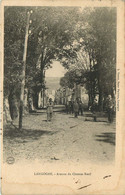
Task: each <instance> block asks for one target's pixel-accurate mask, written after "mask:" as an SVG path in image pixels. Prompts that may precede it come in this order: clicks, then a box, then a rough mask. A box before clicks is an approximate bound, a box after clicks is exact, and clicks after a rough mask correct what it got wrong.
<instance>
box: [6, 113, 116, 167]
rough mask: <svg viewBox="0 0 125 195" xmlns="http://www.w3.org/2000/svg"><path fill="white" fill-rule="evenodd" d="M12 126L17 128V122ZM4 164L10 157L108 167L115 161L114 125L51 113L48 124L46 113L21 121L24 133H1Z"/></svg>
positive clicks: (18, 159) (81, 117) (33, 115)
mask: <svg viewBox="0 0 125 195" xmlns="http://www.w3.org/2000/svg"><path fill="white" fill-rule="evenodd" d="M14 124H15V125H16V126H18V121H15V122H14ZM3 141H4V162H5V161H6V159H7V158H8V157H9V156H13V157H14V158H15V163H16V162H18V161H22V160H25V161H34V160H35V159H38V160H39V161H40V162H42V163H46V162H51V163H52V162H55V161H56V162H71V163H72V162H80V163H84V162H94V163H100V164H101V163H102V162H103V164H104V163H106V164H108V163H111V162H113V161H114V157H115V123H113V124H109V123H108V122H107V119H106V118H105V120H103V121H100V122H94V121H93V120H92V119H91V118H90V119H89V120H87V121H86V120H85V117H84V116H79V117H78V118H74V116H72V115H67V114H65V113H54V117H53V120H52V121H51V122H47V121H46V114H45V113H34V114H30V115H27V116H25V117H24V119H23V130H22V131H21V132H19V130H15V129H14V128H12V127H11V128H10V127H7V128H6V129H5V130H4V140H3Z"/></svg>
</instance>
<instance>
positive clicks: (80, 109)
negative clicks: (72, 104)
mask: <svg viewBox="0 0 125 195" xmlns="http://www.w3.org/2000/svg"><path fill="white" fill-rule="evenodd" d="M79 113H81V116H83V103H82V101H81V100H80V102H79Z"/></svg>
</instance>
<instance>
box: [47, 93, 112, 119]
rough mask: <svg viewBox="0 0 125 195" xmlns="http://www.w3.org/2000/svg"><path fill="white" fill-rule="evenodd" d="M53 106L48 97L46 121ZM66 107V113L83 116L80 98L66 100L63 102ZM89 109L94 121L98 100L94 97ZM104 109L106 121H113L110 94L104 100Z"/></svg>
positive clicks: (50, 117) (50, 115) (50, 114)
mask: <svg viewBox="0 0 125 195" xmlns="http://www.w3.org/2000/svg"><path fill="white" fill-rule="evenodd" d="M53 107H54V103H53V101H52V99H51V98H50V99H49V101H48V103H47V121H51V120H52V116H53ZM65 107H66V113H67V114H74V117H76V118H77V117H78V115H81V116H83V111H84V104H83V102H82V101H81V100H79V99H78V100H75V101H67V103H66V104H65ZM89 110H90V111H91V112H92V114H93V118H94V121H96V117H97V116H96V113H97V112H98V101H97V99H94V102H93V104H92V105H91V106H90V107H89ZM106 111H107V114H108V121H109V122H113V111H114V103H113V100H112V97H111V95H109V96H108V97H107V100H106Z"/></svg>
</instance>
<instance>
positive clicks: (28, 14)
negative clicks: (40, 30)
mask: <svg viewBox="0 0 125 195" xmlns="http://www.w3.org/2000/svg"><path fill="white" fill-rule="evenodd" d="M30 14H32V10H31V11H29V12H28V13H27V23H26V33H25V42H24V53H23V62H22V75H21V76H22V81H21V90H20V106H19V130H21V129H22V118H23V106H24V88H25V69H26V56H27V44H28V34H29V24H30Z"/></svg>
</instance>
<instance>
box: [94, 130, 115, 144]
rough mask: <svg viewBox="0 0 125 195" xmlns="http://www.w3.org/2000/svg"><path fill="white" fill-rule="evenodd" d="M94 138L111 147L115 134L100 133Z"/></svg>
mask: <svg viewBox="0 0 125 195" xmlns="http://www.w3.org/2000/svg"><path fill="white" fill-rule="evenodd" d="M95 137H96V138H97V139H96V141H100V142H106V143H109V144H111V145H115V133H112V132H108V133H101V134H100V135H95Z"/></svg>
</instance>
